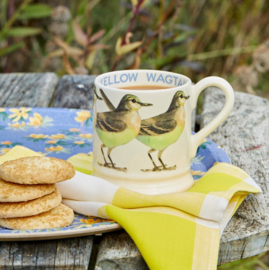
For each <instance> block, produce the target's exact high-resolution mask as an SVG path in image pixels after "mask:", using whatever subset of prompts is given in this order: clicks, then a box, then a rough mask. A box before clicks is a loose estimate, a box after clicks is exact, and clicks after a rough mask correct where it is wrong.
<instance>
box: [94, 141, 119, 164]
mask: <svg viewBox="0 0 269 270" xmlns="http://www.w3.org/2000/svg"><path fill="white" fill-rule="evenodd" d="M103 148H106V146H105V145H104V144H102V145H101V152H102V154H103V158H104V161H105V164H101V163H99V162H98V164H99V165H100V166H104V167H108V168H111V166H110V165H112V164H111V163H108V162H107V161H106V158H105V154H104V150H103ZM113 165H116V164H113ZM113 165H112V166H113Z"/></svg>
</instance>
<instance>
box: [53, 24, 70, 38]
mask: <svg viewBox="0 0 269 270" xmlns="http://www.w3.org/2000/svg"><path fill="white" fill-rule="evenodd" d="M68 30H69V27H68V25H67V24H66V23H58V22H53V23H51V24H50V25H49V32H50V33H51V34H53V35H56V36H58V37H61V38H65V36H66V35H67V33H68Z"/></svg>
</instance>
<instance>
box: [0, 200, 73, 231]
mask: <svg viewBox="0 0 269 270" xmlns="http://www.w3.org/2000/svg"><path fill="white" fill-rule="evenodd" d="M73 220H74V212H73V210H72V209H71V208H69V207H68V206H66V205H64V204H60V205H59V206H57V207H55V208H53V209H51V210H50V211H48V212H44V213H41V214H39V215H36V216H31V217H21V218H3V219H0V226H2V227H5V228H8V229H13V230H32V229H46V228H59V227H66V226H69V225H70V224H71V223H72V222H73Z"/></svg>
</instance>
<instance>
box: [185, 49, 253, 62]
mask: <svg viewBox="0 0 269 270" xmlns="http://www.w3.org/2000/svg"><path fill="white" fill-rule="evenodd" d="M256 48H257V46H248V47H241V48H228V49H224V50H217V51H211V52H205V53H197V54H189V55H188V56H187V60H190V61H199V60H206V59H209V58H214V57H220V56H228V55H235V54H240V53H251V52H253V51H254V50H255V49H256Z"/></svg>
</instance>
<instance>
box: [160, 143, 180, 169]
mask: <svg viewBox="0 0 269 270" xmlns="http://www.w3.org/2000/svg"><path fill="white" fill-rule="evenodd" d="M165 149H166V148H164V149H163V150H161V151H159V153H158V159H159V160H160V162H161V164H162V165H163V170H175V169H176V168H177V166H176V165H174V166H173V167H166V166H167V165H165V164H164V163H163V161H162V159H161V156H162V153H163V151H164V150H165Z"/></svg>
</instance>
